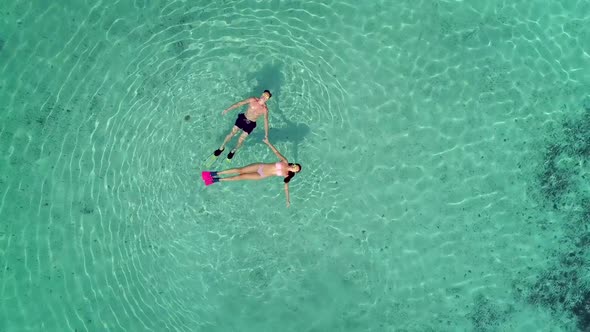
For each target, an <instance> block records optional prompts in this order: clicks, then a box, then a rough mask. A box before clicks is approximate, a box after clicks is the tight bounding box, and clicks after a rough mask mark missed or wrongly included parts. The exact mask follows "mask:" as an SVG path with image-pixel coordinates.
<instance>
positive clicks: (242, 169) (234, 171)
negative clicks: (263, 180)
mask: <svg viewBox="0 0 590 332" xmlns="http://www.w3.org/2000/svg"><path fill="white" fill-rule="evenodd" d="M260 165H262V164H260V163H257V164H250V165H248V166H244V167H240V168H232V169H226V170H225V171H221V172H217V174H219V175H226V174H247V173H257V172H258V166H260ZM257 174H258V173H257Z"/></svg>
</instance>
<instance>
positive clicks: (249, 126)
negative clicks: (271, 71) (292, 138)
mask: <svg viewBox="0 0 590 332" xmlns="http://www.w3.org/2000/svg"><path fill="white" fill-rule="evenodd" d="M271 96H272V94H271V93H270V91H268V90H264V92H263V93H262V95H261V96H260V98H255V97H251V98H248V99H244V100H242V101H240V102H238V103H235V104H233V105H231V106H230V107H229V108H227V109H225V110H223V112H222V114H223V115H225V114H226V113H227V112H229V111H231V110H233V109H236V108H239V107H241V106H243V105H246V104H248V109H247V110H246V112H245V113H240V114H238V118H237V119H236V122H235V124H234V127H233V128H232V130H231V132H230V133H229V134H228V135H227V136H226V137H225V140H224V141H223V143H222V144H221V146H220V147H219V149H217V150H215V152H214V153H213V155H214V156H215V157H218V156H219V155H220V154H221V153H222V152H223V150H225V145H226V144H227V143H228V142H229V141H230V140H231V139H232V137H234V135H235V134H237V133H238V131H240V130H242V134H241V135H240V138H239V139H238V144H237V145H236V146H235V147H234V148H233V149H232V150H231V151H230V152H229V153H228V155H227V159H228V160H231V159H232V158H233V157H234V154H235V153H236V151H237V150H238V149H239V148H240V147H241V146H242V144H244V140H246V138H247V137H248V135H250V133H251V132H252V131H253V130H254V128H256V120H258V118H259V117H260V116H261V115H264V138H265V139H268V108H267V107H266V102H267V101H268V100H269V99H270V97H271ZM213 161H214V160H213Z"/></svg>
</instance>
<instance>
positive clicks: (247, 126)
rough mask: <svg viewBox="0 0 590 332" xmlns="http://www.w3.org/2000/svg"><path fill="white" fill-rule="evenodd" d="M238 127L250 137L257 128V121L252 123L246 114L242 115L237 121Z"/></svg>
mask: <svg viewBox="0 0 590 332" xmlns="http://www.w3.org/2000/svg"><path fill="white" fill-rule="evenodd" d="M236 127H238V128H240V129H242V130H243V131H244V132H245V133H246V134H248V135H250V133H251V132H252V130H254V128H256V121H250V120H248V119H247V118H246V116H245V115H244V113H240V114H238V118H237V119H236Z"/></svg>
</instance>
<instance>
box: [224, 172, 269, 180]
mask: <svg viewBox="0 0 590 332" xmlns="http://www.w3.org/2000/svg"><path fill="white" fill-rule="evenodd" d="M260 179H264V177H262V176H260V174H258V173H247V174H240V175H236V176H230V177H227V178H220V179H219V181H240V180H260Z"/></svg>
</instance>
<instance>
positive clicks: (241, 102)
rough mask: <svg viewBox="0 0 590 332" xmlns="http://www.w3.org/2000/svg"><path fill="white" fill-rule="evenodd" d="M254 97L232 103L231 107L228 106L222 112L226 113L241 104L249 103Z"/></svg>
mask: <svg viewBox="0 0 590 332" xmlns="http://www.w3.org/2000/svg"><path fill="white" fill-rule="evenodd" d="M252 99H253V98H247V99H244V100H242V101H240V102H237V103H235V104H233V105H231V106H230V107H228V108H226V109H225V110H223V112H222V114H225V113H227V112H229V111H231V110H233V109H236V108H238V107H240V106H244V105H246V104H248V103H249V102H250V101H251V100H252Z"/></svg>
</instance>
